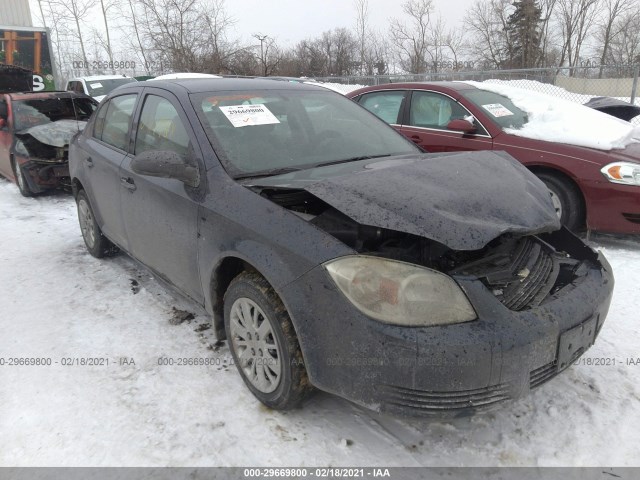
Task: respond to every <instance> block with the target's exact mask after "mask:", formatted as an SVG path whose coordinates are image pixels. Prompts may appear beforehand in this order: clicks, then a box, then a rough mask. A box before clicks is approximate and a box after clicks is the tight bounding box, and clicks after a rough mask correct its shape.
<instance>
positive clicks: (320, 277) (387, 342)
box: [282, 255, 614, 416]
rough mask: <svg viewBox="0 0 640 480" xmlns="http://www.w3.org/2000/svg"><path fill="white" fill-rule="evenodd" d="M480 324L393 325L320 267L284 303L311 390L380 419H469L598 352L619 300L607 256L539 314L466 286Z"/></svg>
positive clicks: (288, 290) (472, 282)
mask: <svg viewBox="0 0 640 480" xmlns="http://www.w3.org/2000/svg"><path fill="white" fill-rule="evenodd" d="M457 281H458V283H459V284H460V286H461V287H462V289H463V290H464V291H465V292H466V294H467V295H468V297H469V299H470V301H471V303H472V304H473V306H474V308H475V309H476V312H477V313H478V319H477V320H476V321H473V322H468V323H464V324H457V325H448V326H436V327H415V328H407V327H399V326H395V325H386V324H382V323H379V322H376V321H374V320H371V319H370V318H368V317H366V316H365V315H363V314H362V313H360V312H359V311H358V310H357V309H355V307H353V306H352V305H351V304H350V303H349V301H348V300H347V299H346V298H345V297H344V296H343V294H342V293H341V292H340V291H339V290H338V289H337V288H336V287H335V286H334V284H333V282H332V281H331V279H330V277H329V276H328V274H327V273H326V272H325V270H324V268H323V267H321V266H319V267H316V268H315V269H313V270H311V271H310V272H308V273H307V274H305V275H304V276H302V277H301V278H299V279H298V280H296V281H295V282H293V283H291V284H290V285H288V286H287V287H285V289H284V291H283V292H282V293H283V298H284V299H285V303H286V304H287V308H288V311H289V312H290V314H291V316H292V319H293V321H294V325H295V328H296V332H297V334H298V338H299V340H300V344H301V348H302V352H303V356H304V359H305V364H306V368H307V372H308V374H309V377H310V380H311V383H312V384H313V385H315V386H316V387H318V388H320V389H321V390H325V391H327V392H331V393H334V394H336V395H339V396H342V397H344V398H346V399H349V400H351V401H353V402H355V403H358V404H360V405H363V406H365V407H368V408H371V409H373V410H377V411H384V412H390V413H394V414H403V415H414V416H415V415H437V416H462V415H468V414H473V413H475V412H477V411H481V410H487V409H490V408H491V407H493V406H496V405H498V404H499V403H501V402H504V401H507V400H510V399H516V398H519V397H522V396H525V395H527V394H528V393H529V391H530V390H531V389H532V388H535V387H537V386H538V385H540V384H542V383H544V382H546V381H547V380H549V379H550V378H552V377H553V376H555V375H556V374H557V373H559V372H560V371H562V370H564V369H565V368H567V367H568V366H570V365H571V364H572V363H573V362H574V361H575V360H576V359H577V358H578V357H579V356H580V355H582V354H583V353H584V352H585V351H586V350H587V349H588V348H589V347H590V346H591V345H592V344H593V342H594V340H595V338H596V336H597V335H598V333H599V332H600V329H601V328H602V324H603V322H604V320H605V317H606V315H607V312H608V309H609V304H610V302H611V295H612V292H613V284H614V282H613V274H612V272H611V267H610V266H609V264H608V263H607V261H606V259H605V258H604V257H603V256H602V255H598V260H597V262H592V266H591V267H590V268H589V270H588V272H587V273H586V274H585V275H584V276H583V277H582V278H581V281H580V283H579V284H578V285H577V286H576V287H575V288H574V289H573V290H571V291H570V292H567V293H566V294H564V295H563V296H562V297H561V298H557V299H554V300H549V301H548V302H546V303H543V304H542V305H540V306H539V307H537V308H532V309H530V310H523V311H520V312H516V311H512V310H509V309H508V308H506V307H505V306H504V305H503V304H501V303H500V302H499V301H498V299H497V298H496V297H495V296H494V295H493V294H492V293H491V292H489V290H488V289H487V288H486V287H485V286H484V285H483V284H482V283H481V282H480V281H479V280H476V279H469V278H467V279H464V278H457Z"/></svg>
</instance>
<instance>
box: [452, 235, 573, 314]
mask: <svg viewBox="0 0 640 480" xmlns="http://www.w3.org/2000/svg"><path fill="white" fill-rule="evenodd" d="M559 271H560V267H559V263H558V261H557V260H556V259H555V258H554V256H553V255H552V254H551V253H550V252H549V251H548V250H547V248H546V247H544V246H543V244H542V243H541V242H539V241H537V240H535V238H534V237H524V238H521V239H519V240H518V241H517V242H510V243H504V244H501V245H500V246H499V247H497V248H495V249H494V250H489V251H488V252H486V253H485V254H484V256H483V258H482V259H480V260H476V261H474V262H471V263H468V264H466V265H463V266H461V267H458V268H457V269H456V270H455V271H454V272H453V273H463V274H471V275H475V276H477V277H478V278H480V280H481V281H482V282H483V283H484V284H485V285H486V286H487V287H488V288H489V290H491V291H492V292H493V294H494V295H495V296H496V297H497V298H498V299H499V300H500V301H501V302H502V303H503V304H504V305H505V306H506V307H507V308H509V309H511V310H516V311H519V310H524V309H526V308H532V307H536V306H538V305H540V303H541V302H542V301H543V300H544V299H545V298H546V297H547V295H549V292H550V291H551V289H552V288H553V286H554V285H555V283H556V279H557V278H558V273H559Z"/></svg>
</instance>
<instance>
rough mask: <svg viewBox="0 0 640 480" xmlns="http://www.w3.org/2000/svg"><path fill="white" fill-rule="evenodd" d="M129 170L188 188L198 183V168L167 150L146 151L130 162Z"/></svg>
mask: <svg viewBox="0 0 640 480" xmlns="http://www.w3.org/2000/svg"><path fill="white" fill-rule="evenodd" d="M131 170H133V171H134V172H136V173H138V174H140V175H148V176H150V177H162V178H173V179H175V180H180V181H181V182H182V183H184V184H186V185H189V186H190V187H197V186H198V184H199V183H200V172H199V170H198V167H197V166H195V165H190V164H188V163H187V162H186V161H185V160H184V158H182V157H181V156H180V155H178V154H177V153H176V152H173V151H169V150H147V151H146V152H142V153H141V154H139V155H136V156H135V157H134V158H133V159H132V160H131Z"/></svg>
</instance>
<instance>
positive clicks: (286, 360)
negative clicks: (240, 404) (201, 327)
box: [224, 278, 295, 409]
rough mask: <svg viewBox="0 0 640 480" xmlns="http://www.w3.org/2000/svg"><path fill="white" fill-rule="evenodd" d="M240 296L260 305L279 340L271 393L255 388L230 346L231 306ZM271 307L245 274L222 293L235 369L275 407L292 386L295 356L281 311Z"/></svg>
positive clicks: (263, 401) (259, 397) (252, 388)
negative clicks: (276, 372)
mask: <svg viewBox="0 0 640 480" xmlns="http://www.w3.org/2000/svg"><path fill="white" fill-rule="evenodd" d="M243 297H244V298H248V299H250V300H252V301H253V302H255V303H256V304H257V305H258V306H259V307H260V308H261V309H262V311H263V312H264V314H265V315H266V316H267V317H268V318H269V321H270V323H271V328H272V330H273V334H274V335H275V337H276V341H277V342H278V354H279V355H280V364H281V368H282V370H281V377H280V383H279V384H278V387H277V388H276V389H275V390H274V391H273V392H270V393H264V392H261V391H260V390H258V389H257V388H256V387H255V386H254V385H253V384H252V383H251V381H250V380H249V379H248V378H247V377H246V376H245V374H244V371H243V370H242V368H241V367H240V362H239V361H238V356H237V354H236V351H235V348H234V347H233V340H232V336H231V331H230V327H229V319H230V313H231V307H232V306H233V304H234V302H235V301H236V300H238V299H239V298H243ZM274 307H276V306H275V305H272V302H271V301H270V300H269V299H268V298H267V296H266V295H265V294H264V293H263V292H262V291H261V290H260V289H259V288H256V287H255V286H254V285H252V284H251V283H249V282H248V281H246V280H245V279H244V278H243V279H240V280H239V281H233V282H232V283H231V285H230V287H229V289H228V290H227V293H226V295H225V297H224V328H225V332H226V334H227V340H228V343H229V350H231V355H232V356H233V361H234V362H235V364H236V367H237V369H238V372H239V373H240V376H241V377H242V380H243V381H244V383H245V385H246V386H247V387H248V388H249V390H251V392H252V393H253V394H254V395H255V396H256V397H257V398H258V399H259V400H260V401H261V402H262V403H264V404H265V405H267V406H268V407H271V408H276V409H277V408H279V407H281V405H283V404H284V403H286V401H287V399H288V396H289V392H290V391H291V389H292V362H293V361H294V359H295V357H294V356H293V352H291V351H290V350H291V348H290V347H291V345H290V344H289V342H288V341H287V338H286V337H285V335H284V332H283V325H282V321H281V320H282V318H281V315H282V313H280V314H278V313H277V312H276V311H275V308H274ZM285 315H286V313H285Z"/></svg>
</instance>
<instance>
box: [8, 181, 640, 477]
mask: <svg viewBox="0 0 640 480" xmlns="http://www.w3.org/2000/svg"><path fill="white" fill-rule="evenodd" d="M0 232H2V234H1V235H0V265H2V268H0V289H1V290H2V292H3V293H4V296H3V301H2V303H1V304H0V332H2V337H1V338H2V341H0V358H4V359H5V361H6V359H8V358H12V357H19V358H23V357H37V358H51V359H52V360H53V361H54V362H55V361H57V362H58V363H57V364H56V363H53V364H52V365H50V366H36V365H32V366H8V365H6V364H5V365H4V366H0V405H1V407H0V432H3V434H1V435H0V467H6V466H50V467H56V466H147V467H162V466H174V467H184V466H191V467H204V466H279V465H286V466H302V465H304V466H328V465H331V466H334V467H339V466H445V465H452V466H460V467H463V466H536V467H538V466H539V467H543V466H572V465H573V466H599V465H611V466H640V456H638V445H640V401H638V399H640V358H638V357H639V356H640V354H639V353H638V338H640V323H639V322H638V314H637V306H638V304H640V289H638V284H639V283H640V245H639V244H627V245H624V244H623V245H609V246H607V248H606V249H605V251H604V253H605V255H606V256H607V258H608V260H609V261H610V263H611V265H612V267H613V271H614V274H615V277H616V285H615V290H614V295H613V300H612V303H611V309H610V311H609V315H608V316H607V320H606V322H605V324H604V326H603V327H602V331H601V333H600V335H599V337H598V339H597V340H596V342H595V345H594V346H593V347H592V348H591V349H590V350H589V351H588V352H587V353H586V354H585V356H584V357H582V360H581V361H580V362H577V364H576V365H573V366H571V367H570V368H569V369H568V370H567V371H565V372H563V373H562V374H560V375H558V377H556V378H554V379H553V380H551V381H549V382H548V383H547V384H545V385H543V386H541V387H539V388H537V389H536V390H535V391H533V392H532V393H531V395H529V396H528V397H526V398H523V399H521V400H518V401H516V402H512V403H506V404H503V405H501V406H500V407H499V408H498V409H497V410H495V411H494V412H492V413H488V414H486V415H478V416H475V417H470V418H460V419H452V420H437V419H434V420H420V419H411V418H408V419H406V418H394V417H390V416H386V415H378V414H376V413H373V412H370V411H368V410H364V409H362V408H360V407H358V406H355V405H353V404H351V403H349V402H347V401H345V400H342V399H340V398H338V397H335V396H333V395H328V394H318V395H316V396H315V397H313V398H312V399H311V400H310V401H309V402H308V403H307V404H306V405H305V407H304V409H302V410H295V411H292V412H286V413H281V412H275V411H272V410H269V409H267V408H264V407H262V406H261V405H260V404H259V403H258V402H257V401H256V400H255V399H254V398H253V396H252V395H251V393H250V392H249V390H248V389H247V388H246V387H245V385H244V383H243V382H242V380H241V378H240V376H239V375H238V373H237V372H236V367H235V365H233V364H232V359H231V354H230V352H229V349H228V347H227V346H226V342H225V344H223V345H220V344H216V343H215V338H214V335H213V333H212V329H211V328H210V323H211V320H210V319H209V318H208V317H207V316H205V315H204V314H203V312H202V311H201V310H199V309H198V308H197V307H195V306H194V305H193V304H187V303H186V302H184V301H182V300H179V299H177V298H175V297H174V296H173V295H171V294H170V293H168V292H167V291H166V290H164V289H163V288H162V287H161V286H160V285H159V284H158V282H157V281H155V280H154V279H152V278H150V277H149V274H148V273H146V272H145V271H143V270H141V269H140V268H139V267H138V266H137V264H135V263H134V262H133V261H132V260H131V259H130V258H129V257H127V256H126V255H124V254H120V255H117V256H115V257H112V258H107V259H104V260H97V259H95V258H93V257H91V256H90V255H89V254H88V253H87V251H86V248H85V246H84V243H83V241H82V237H81V235H80V229H79V227H78V219H77V215H76V209H75V204H74V202H73V199H72V198H71V197H70V196H67V195H47V196H39V197H36V198H30V199H27V198H23V197H22V196H21V195H20V194H19V193H18V189H17V188H16V187H15V186H14V185H13V184H10V183H8V182H7V181H5V180H3V179H1V178H0ZM174 307H176V308H179V309H181V310H190V311H191V312H192V313H194V314H195V318H193V319H192V320H185V321H184V322H182V323H180V324H178V325H176V323H177V322H175V321H172V320H175V318H176V312H175V311H174V310H173V308H174ZM87 357H90V358H105V357H106V358H108V359H109V360H110V362H109V364H108V365H100V366H83V365H77V364H75V363H74V361H75V360H76V359H82V358H87ZM63 358H65V359H68V361H67V362H65V363H69V362H72V365H62V361H61V360H62V359H63ZM178 358H187V359H194V358H195V359H208V360H209V364H208V365H188V364H187V365H180V366H179V365H173V366H171V365H166V364H160V362H159V359H174V360H175V359H178ZM122 359H126V360H127V361H126V362H125V361H123V360H122ZM131 359H133V360H134V361H135V364H132V363H130V360H131ZM0 476H2V475H0ZM472 476H473V475H472ZM614 476H615V475H614ZM618 476H622V474H620V475H618ZM5 477H7V475H5ZM8 477H11V474H8ZM3 478H4V477H3ZM43 478H44V475H43ZM394 478H395V477H394ZM469 478H471V477H469ZM492 478H493V477H492ZM624 478H632V477H629V476H625V477H624Z"/></svg>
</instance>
